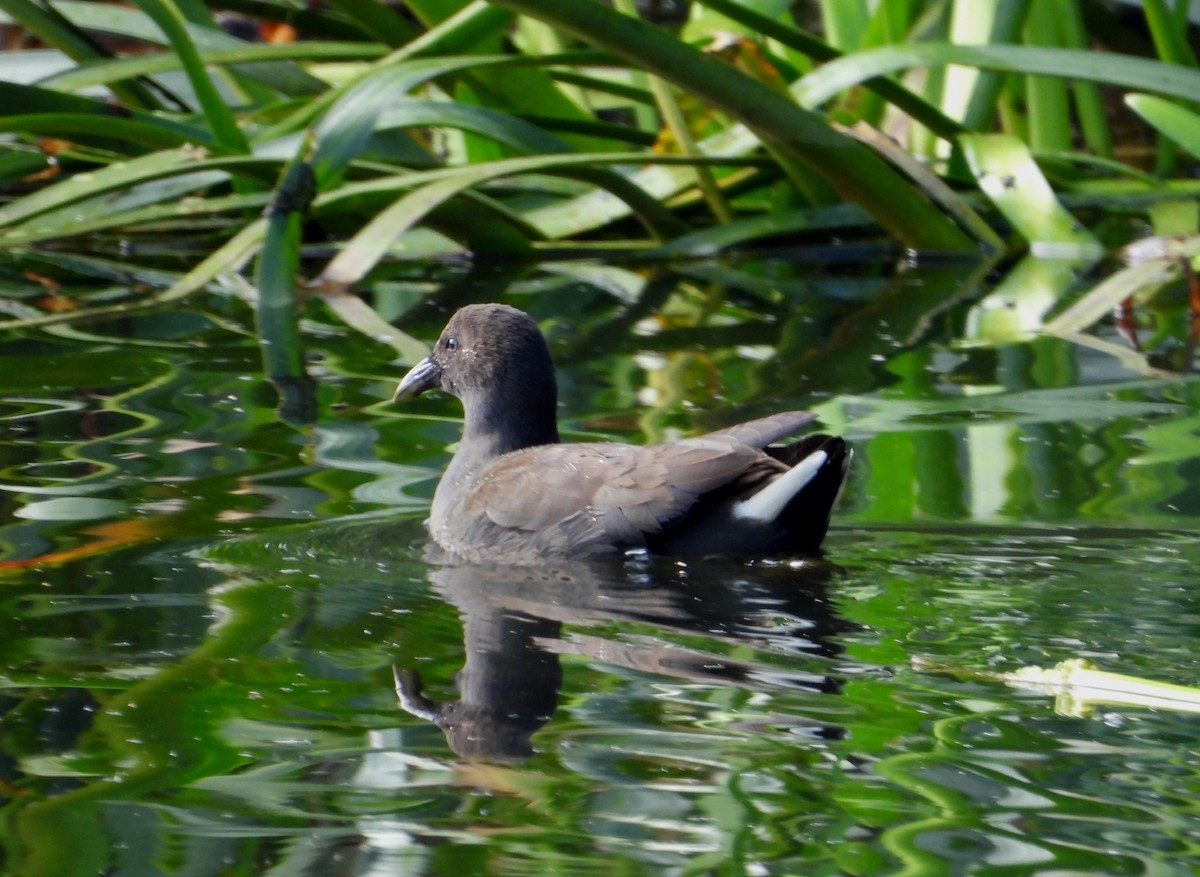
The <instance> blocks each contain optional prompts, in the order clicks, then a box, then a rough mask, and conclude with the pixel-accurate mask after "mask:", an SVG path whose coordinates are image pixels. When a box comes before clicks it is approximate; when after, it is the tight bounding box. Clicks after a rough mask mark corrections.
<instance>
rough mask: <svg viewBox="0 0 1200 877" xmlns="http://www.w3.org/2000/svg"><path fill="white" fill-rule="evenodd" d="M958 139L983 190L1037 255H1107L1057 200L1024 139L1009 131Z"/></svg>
mask: <svg viewBox="0 0 1200 877" xmlns="http://www.w3.org/2000/svg"><path fill="white" fill-rule="evenodd" d="M959 143H960V144H961V146H962V149H963V153H964V154H965V156H966V158H967V162H968V164H969V165H970V166H971V172H972V173H973V174H974V175H975V179H976V181H977V182H978V184H979V188H980V189H981V190H983V192H984V194H986V195H987V196H988V198H990V199H991V201H992V203H993V204H995V205H996V208H997V209H998V210H999V211H1000V212H1001V213H1002V214H1004V217H1005V218H1006V219H1007V220H1008V221H1009V222H1010V223H1012V225H1013V227H1014V228H1015V229H1016V230H1017V232H1018V233H1020V235H1021V236H1022V237H1024V238H1025V240H1027V241H1028V242H1029V244H1030V246H1031V247H1032V248H1033V250H1034V251H1035V255H1047V256H1049V255H1053V256H1057V257H1067V256H1069V257H1072V258H1081V257H1091V258H1099V257H1100V256H1102V255H1103V254H1104V247H1103V246H1102V245H1101V244H1100V242H1099V241H1098V240H1096V238H1095V237H1093V235H1092V234H1091V232H1089V231H1088V230H1087V229H1085V228H1083V227H1082V226H1081V225H1080V224H1079V223H1078V222H1077V221H1076V220H1075V218H1074V217H1073V216H1071V214H1070V213H1068V212H1067V211H1066V210H1065V209H1064V208H1063V206H1062V205H1061V204H1060V203H1059V202H1058V198H1057V196H1056V195H1055V194H1054V190H1053V189H1051V188H1050V184H1049V183H1048V182H1046V178H1045V177H1044V176H1043V175H1042V172H1041V170H1039V168H1038V166H1037V164H1036V163H1035V162H1034V160H1033V156H1032V155H1030V153H1029V148H1028V147H1027V146H1026V145H1025V144H1024V143H1022V142H1021V141H1020V140H1018V139H1017V138H1016V137H1012V136H1010V135H1007V134H964V135H963V136H961V137H960V138H959Z"/></svg>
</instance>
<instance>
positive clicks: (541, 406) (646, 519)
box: [396, 304, 850, 562]
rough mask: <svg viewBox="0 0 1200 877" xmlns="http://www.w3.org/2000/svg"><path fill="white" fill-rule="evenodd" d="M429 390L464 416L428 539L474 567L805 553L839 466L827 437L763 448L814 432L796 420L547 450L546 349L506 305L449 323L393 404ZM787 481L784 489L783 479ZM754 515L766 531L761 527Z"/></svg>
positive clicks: (552, 389)
mask: <svg viewBox="0 0 1200 877" xmlns="http://www.w3.org/2000/svg"><path fill="white" fill-rule="evenodd" d="M429 389H442V390H445V391H447V392H449V393H452V394H453V395H455V396H457V397H458V398H459V399H460V400H462V403H463V408H464V412H465V422H464V427H463V437H462V441H461V442H460V444H459V447H458V450H457V452H456V453H455V455H454V459H453V460H452V461H451V462H450V465H449V467H448V468H447V470H446V473H445V474H444V475H443V477H442V480H441V482H440V483H439V484H438V487H437V491H436V493H435V494H434V500H433V506H432V508H431V510H430V518H429V528H430V532H431V533H432V535H433V538H434V539H435V541H436V542H437V543H438V544H439V545H441V546H442V547H443V548H444V549H446V550H447V551H449V552H451V553H452V554H453V555H456V556H458V557H460V558H462V559H464V560H469V561H474V562H480V561H484V562H486V561H495V562H523V561H530V560H534V559H538V558H548V557H592V556H598V555H603V554H611V553H615V552H618V551H621V550H624V549H629V548H646V549H648V550H650V551H654V552H657V553H663V554H711V553H727V552H733V553H741V554H747V553H768V552H770V553H773V552H781V551H789V552H797V551H798V552H811V551H815V550H816V549H817V547H818V546H819V545H820V542H821V540H822V538H823V537H824V535H825V530H826V528H827V527H828V522H829V513H830V510H831V509H832V506H833V504H834V502H835V500H836V498H837V495H838V493H839V491H840V489H841V486H842V482H843V481H844V479H845V473H846V467H847V465H848V463H849V459H850V453H849V451H848V450H847V448H846V446H845V443H844V442H843V441H842V440H841V439H839V438H834V437H830V436H823V435H821V436H809V437H807V438H805V439H802V440H801V441H799V442H796V443H794V444H792V445H786V446H776V445H774V444H773V443H774V442H776V441H777V440H779V439H781V438H784V437H786V436H789V435H792V434H794V433H796V432H797V431H799V430H800V429H802V428H803V427H805V426H807V425H809V424H810V423H811V422H812V421H813V419H814V417H813V415H811V414H809V413H807V412H803V411H792V412H785V413H781V414H773V415H771V416H769V417H763V418H760V419H758V420H752V421H749V422H747V423H742V424H738V425H736V426H730V427H727V428H725V429H720V430H717V431H716V432H711V433H708V434H707V435H702V436H698V437H696V438H690V439H683V440H680V441H673V442H665V443H663V444H658V445H649V446H641V445H631V444H623V443H616V442H587V443H567V444H564V443H560V442H559V440H558V428H557V424H556V420H555V406H556V404H557V388H556V384H555V379H554V366H553V363H552V362H551V359H550V352H549V349H548V348H547V346H546V342H545V339H544V338H543V336H542V333H541V332H540V331H539V329H538V328H537V324H536V323H535V322H534V321H533V320H532V319H531V318H530V317H529V316H528V315H527V314H524V313H522V312H521V311H518V310H516V309H515V308H510V307H508V306H506V305H499V304H486V305H470V306H468V307H465V308H463V309H461V310H460V311H458V312H457V313H456V314H455V315H454V316H453V317H452V318H451V320H450V322H449V323H448V324H447V326H446V328H445V330H444V331H443V332H442V334H441V337H440V338H439V339H438V342H437V345H436V346H435V348H434V350H433V352H432V353H431V354H430V355H429V357H427V358H426V359H425V360H423V361H422V362H420V363H418V364H417V365H416V366H414V367H413V369H412V370H411V371H410V372H409V373H408V374H407V375H405V377H404V378H403V379H402V380H401V382H400V385H399V386H398V387H397V389H396V398H409V397H412V396H416V395H418V394H420V393H422V392H424V391H425V390H429ZM793 469H795V471H793ZM789 472H791V473H792V478H791V479H790V481H792V482H795V484H794V485H793V484H791V483H788V481H787V480H783V479H785V478H786V476H787V475H788V473H789ZM777 481H778V482H779V484H777V485H776V488H775V492H774V493H775V495H772V494H771V493H770V492H769V490H770V485H772V484H773V483H775V482H777ZM760 491H761V492H762V493H761V494H760ZM756 495H757V496H759V497H760V499H759V501H758V502H757V503H756V502H755V501H754V500H753V499H752V498H753V497H755V496H756ZM764 510H769V511H770V513H771V518H770V519H763V518H761V517H760V515H761V514H763V513H764Z"/></svg>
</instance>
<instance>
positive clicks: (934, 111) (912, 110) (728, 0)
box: [702, 0, 963, 138]
mask: <svg viewBox="0 0 1200 877" xmlns="http://www.w3.org/2000/svg"><path fill="white" fill-rule="evenodd" d="M702 2H703V3H704V5H705V6H707V7H708V8H709V9H712V10H714V11H716V12H719V13H721V14H722V15H725V16H728V17H729V18H731V19H733V20H734V21H736V22H738V23H739V24H742V25H744V26H745V27H746V28H747V29H748V30H749V31H750V32H751V33H757V34H761V35H762V36H764V37H768V38H770V39H772V40H775V41H777V42H779V43H781V44H782V45H784V46H787V47H788V48H790V49H794V50H795V51H797V52H800V53H801V54H803V55H807V56H809V57H811V58H812V59H813V60H815V61H822V62H825V61H832V60H834V59H835V58H840V57H842V53H841V52H839V51H838V50H837V49H835V48H834V47H833V46H831V45H829V44H828V43H825V42H823V41H821V40H819V39H817V38H816V37H814V36H812V35H811V34H809V33H806V32H805V31H803V30H801V29H800V28H797V27H791V26H789V25H787V24H784V23H783V22H780V21H777V20H775V19H772V18H768V17H766V16H764V15H759V14H758V13H756V12H755V11H754V10H752V9H749V8H748V7H746V6H743V5H742V4H741V3H739V2H738V0H702ZM862 84H863V85H864V86H866V87H867V88H869V89H871V90H872V91H874V92H875V93H876V94H878V95H879V96H880V97H882V98H883V99H884V100H886V101H887V102H888V103H891V104H893V105H894V106H896V107H897V108H898V109H900V110H903V111H904V112H906V113H908V114H909V115H910V116H912V117H913V118H914V119H915V120H916V121H918V122H920V123H921V124H922V125H924V126H926V127H927V128H929V129H930V130H931V131H934V132H936V133H937V134H938V136H940V137H945V138H950V137H953V136H955V135H956V134H959V133H961V132H962V130H963V127H962V125H961V124H959V123H958V122H956V121H955V120H953V119H951V118H950V117H949V116H947V115H946V114H945V113H943V112H942V111H941V110H940V109H938V108H937V107H936V106H934V105H933V104H931V103H929V102H928V101H927V100H925V99H924V98H922V97H921V96H920V95H917V94H914V93H913V92H911V91H909V90H908V89H907V88H905V87H904V86H902V85H901V84H900V83H898V82H894V81H892V80H890V79H887V78H885V77H882V76H881V77H875V78H871V79H867V80H865V81H863V83H862Z"/></svg>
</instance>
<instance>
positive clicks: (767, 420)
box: [700, 411, 817, 448]
mask: <svg viewBox="0 0 1200 877" xmlns="http://www.w3.org/2000/svg"><path fill="white" fill-rule="evenodd" d="M816 419H817V415H815V414H812V413H811V412H808V411H781V412H780V413H778V414H771V415H768V416H767V417H760V418H758V419H757V420H748V421H746V422H745V423H739V424H737V425H735V426H727V427H725V429H718V430H717V431H716V432H710V433H708V434H706V435H703V436H700V438H701V439H710V440H712V441H727V442H731V443H734V444H739V445H747V446H749V447H751V448H765V447H766V446H767V445H769V444H771V442H776V441H779V440H780V439H781V438H786V437H787V436H789V435H793V434H794V433H797V432H799V431H800V430H801V429H803V428H804V427H806V426H808V425H809V424H810V423H812V422H813V421H814V420H816Z"/></svg>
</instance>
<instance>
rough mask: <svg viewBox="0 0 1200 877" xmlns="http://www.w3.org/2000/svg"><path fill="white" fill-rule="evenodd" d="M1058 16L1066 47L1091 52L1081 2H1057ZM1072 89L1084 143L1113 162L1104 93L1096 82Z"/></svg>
mask: <svg viewBox="0 0 1200 877" xmlns="http://www.w3.org/2000/svg"><path fill="white" fill-rule="evenodd" d="M1054 2H1055V14H1056V16H1057V18H1058V23H1059V27H1061V28H1062V35H1063V43H1064V45H1065V46H1066V47H1067V48H1071V49H1087V48H1088V39H1089V38H1088V33H1087V29H1086V28H1085V26H1084V23H1083V12H1082V11H1081V10H1080V8H1079V3H1080V0H1054ZM1071 88H1072V90H1073V91H1074V94H1075V112H1076V115H1077V116H1078V118H1079V127H1080V129H1081V130H1082V132H1083V141H1084V143H1086V144H1087V146H1088V148H1089V149H1090V150H1091V151H1092V152H1093V153H1095V154H1096V155H1098V156H1100V157H1101V158H1112V155H1113V143H1112V129H1111V128H1110V127H1109V124H1108V113H1107V112H1106V111H1105V108H1104V100H1103V98H1102V97H1101V96H1100V89H1099V87H1098V86H1097V85H1096V83H1094V82H1086V81H1082V80H1074V81H1073V82H1072V83H1071Z"/></svg>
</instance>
